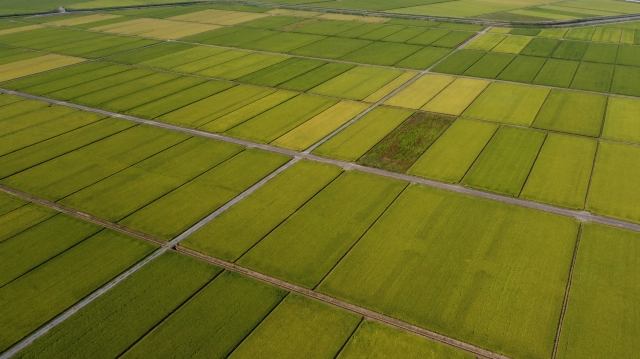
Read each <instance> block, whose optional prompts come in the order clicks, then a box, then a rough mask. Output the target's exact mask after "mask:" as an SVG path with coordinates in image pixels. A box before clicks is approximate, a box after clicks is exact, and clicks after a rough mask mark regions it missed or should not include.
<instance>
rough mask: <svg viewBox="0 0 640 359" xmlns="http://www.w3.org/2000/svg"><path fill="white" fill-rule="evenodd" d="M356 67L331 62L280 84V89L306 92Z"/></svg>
mask: <svg viewBox="0 0 640 359" xmlns="http://www.w3.org/2000/svg"><path fill="white" fill-rule="evenodd" d="M354 67H355V65H350V64H342V63H336V62H330V63H327V64H325V65H322V66H320V67H318V68H316V69H314V70H311V71H309V72H307V73H305V74H303V75H300V76H298V77H296V78H293V79H291V80H289V81H287V82H285V83H283V84H280V85H279V86H278V87H280V88H283V89H286V90H293V91H301V92H304V91H307V90H310V89H312V88H314V87H316V86H318V85H320V84H322V83H324V82H326V81H328V80H330V79H332V78H334V77H336V76H338V75H340V74H343V73H345V72H347V71H349V70H351V69H352V68H354Z"/></svg>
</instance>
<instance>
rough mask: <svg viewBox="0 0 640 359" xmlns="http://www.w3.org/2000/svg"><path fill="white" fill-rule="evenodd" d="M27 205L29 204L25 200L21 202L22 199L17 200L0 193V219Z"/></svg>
mask: <svg viewBox="0 0 640 359" xmlns="http://www.w3.org/2000/svg"><path fill="white" fill-rule="evenodd" d="M27 203H29V202H28V201H26V200H23V199H22V198H18V197H15V196H12V195H10V194H7V193H4V192H1V193H0V218H1V217H2V216H3V215H5V214H7V213H9V212H11V211H13V210H16V209H18V208H20V207H22V206H24V205H26V204H27Z"/></svg>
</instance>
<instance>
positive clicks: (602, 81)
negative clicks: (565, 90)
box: [571, 62, 614, 93]
mask: <svg viewBox="0 0 640 359" xmlns="http://www.w3.org/2000/svg"><path fill="white" fill-rule="evenodd" d="M613 72H614V66H613V65H607V64H597V63H591V62H582V63H581V64H580V66H579V67H578V71H576V75H575V76H574V77H573V82H571V88H572V89H577V90H586V91H597V92H604V93H607V92H609V89H610V87H611V80H612V79H613Z"/></svg>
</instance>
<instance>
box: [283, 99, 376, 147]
mask: <svg viewBox="0 0 640 359" xmlns="http://www.w3.org/2000/svg"><path fill="white" fill-rule="evenodd" d="M368 107H369V105H367V104H364V103H361V102H350V101H340V102H338V103H337V104H335V105H333V106H331V107H329V108H328V109H326V110H324V111H323V112H321V113H320V114H318V115H316V116H314V117H313V118H311V119H310V120H308V121H307V122H305V123H303V124H301V125H300V126H298V127H296V128H294V129H293V130H291V131H289V132H287V133H285V134H284V135H282V136H280V137H278V138H277V139H276V140H275V141H273V142H271V144H273V145H276V146H280V147H285V148H289V149H292V150H297V151H302V150H306V149H307V148H309V147H311V146H312V145H313V144H315V143H316V142H318V141H320V140H321V139H323V138H324V137H326V136H328V135H329V134H330V133H331V132H333V131H335V130H336V129H338V128H339V127H340V126H342V125H344V124H345V123H347V122H348V121H350V120H351V119H352V118H354V117H356V116H357V115H358V114H360V113H362V112H363V111H364V110H366V109H367V108H368Z"/></svg>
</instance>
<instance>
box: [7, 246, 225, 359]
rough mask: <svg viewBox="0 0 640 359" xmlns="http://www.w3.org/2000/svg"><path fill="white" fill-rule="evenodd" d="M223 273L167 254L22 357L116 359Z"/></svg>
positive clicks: (199, 263) (89, 306) (199, 262)
mask: <svg viewBox="0 0 640 359" xmlns="http://www.w3.org/2000/svg"><path fill="white" fill-rule="evenodd" d="M220 271H221V270H220V269H219V268H217V267H214V266H212V265H208V264H206V263H204V262H201V261H198V260H195V259H193V258H189V257H186V256H183V255H181V254H178V253H175V252H167V253H165V254H163V255H162V256H160V257H158V258H157V259H155V260H153V261H152V262H151V263H149V264H148V265H146V266H145V267H143V268H142V269H140V270H139V271H138V272H136V273H135V274H133V275H132V276H131V277H129V278H128V279H126V280H125V281H124V282H122V283H120V284H118V285H117V286H116V287H115V288H113V289H111V290H110V291H109V292H107V293H106V294H105V295H103V296H101V297H100V298H98V299H97V300H95V301H93V302H92V303H91V304H89V305H88V306H86V307H85V308H83V309H82V310H81V311H79V312H78V313H76V314H75V315H73V316H72V317H71V318H69V319H68V320H66V321H64V322H63V323H62V324H61V325H59V326H57V327H55V328H54V329H53V330H51V331H49V332H48V333H47V334H46V335H45V336H43V337H41V338H39V339H38V340H37V341H35V342H34V343H33V344H32V345H30V346H29V347H28V348H27V349H26V350H23V351H22V352H20V353H19V354H18V357H20V358H33V357H38V358H59V357H65V358H78V359H79V358H86V357H95V356H106V357H116V356H118V355H120V354H121V353H122V352H123V351H125V350H127V348H129V347H130V346H131V345H132V344H134V343H136V341H138V340H139V339H140V338H142V337H143V336H144V335H145V334H146V333H147V332H148V331H149V330H151V329H152V328H153V327H155V326H156V325H157V324H158V323H160V322H161V321H162V320H163V319H164V318H165V317H166V316H167V315H169V314H171V313H172V312H173V311H174V310H176V309H177V308H178V307H180V305H181V304H182V303H183V302H185V301H186V300H188V299H189V298H190V296H191V295H193V294H195V293H196V292H197V291H198V290H199V289H200V288H201V287H202V286H204V285H205V284H207V283H208V282H209V281H210V280H211V279H212V278H213V277H214V276H215V275H216V274H218V273H219V272H220ZM97 318H99V321H98V322H96V319H97Z"/></svg>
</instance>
